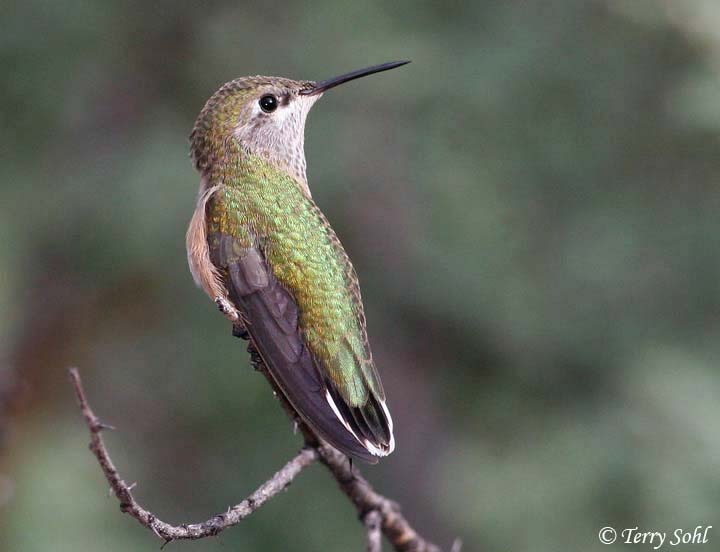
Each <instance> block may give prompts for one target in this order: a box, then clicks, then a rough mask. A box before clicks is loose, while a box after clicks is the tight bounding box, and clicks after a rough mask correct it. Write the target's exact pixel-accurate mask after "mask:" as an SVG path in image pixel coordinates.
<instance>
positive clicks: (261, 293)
mask: <svg viewBox="0 0 720 552" xmlns="http://www.w3.org/2000/svg"><path fill="white" fill-rule="evenodd" d="M213 239H217V240H218V243H219V246H218V248H217V249H216V250H215V251H216V252H215V253H214V255H215V256H216V258H215V259H213V261H214V263H215V264H216V266H217V265H219V266H225V267H226V271H227V273H226V274H227V277H226V285H227V290H228V293H229V296H230V299H231V300H232V302H233V304H234V305H235V306H236V307H237V308H238V310H239V311H240V312H241V313H242V315H243V318H244V320H245V321H246V324H245V327H246V328H245V329H246V331H247V332H248V334H249V337H250V339H251V343H252V344H253V347H254V348H255V349H256V350H257V352H258V354H259V355H260V357H261V358H262V361H263V363H264V364H265V366H266V367H267V369H268V372H269V373H270V375H271V376H272V378H273V380H274V381H275V382H276V383H277V386H278V387H279V388H280V390H281V391H282V393H283V395H285V397H286V398H287V400H288V401H289V402H290V404H291V405H292V406H293V408H294V409H295V411H296V412H297V413H298V414H299V415H300V417H301V418H302V419H303V420H304V421H305V422H306V423H307V424H308V425H309V426H310V427H311V428H312V429H313V430H314V431H315V433H317V434H318V436H319V437H321V438H322V439H324V440H325V441H327V442H328V443H330V444H331V445H332V446H334V447H335V448H337V449H338V450H339V451H341V452H343V453H345V454H347V455H348V456H353V457H355V458H359V459H361V460H364V461H366V462H369V463H372V464H374V463H376V462H377V461H378V457H379V456H385V455H387V454H389V453H390V452H391V451H392V448H393V446H394V441H393V438H392V421H391V419H390V415H389V413H388V411H387V407H386V406H385V404H384V402H383V401H381V400H379V399H378V398H376V397H375V396H374V394H373V393H372V392H370V393H369V400H368V401H367V403H366V405H364V406H362V407H359V408H352V407H350V406H349V405H348V404H347V403H346V402H345V401H344V400H343V399H342V397H341V396H340V395H339V394H338V393H337V391H336V390H335V387H334V384H330V385H328V382H326V381H325V380H324V378H323V376H322V375H321V371H320V370H319V369H318V366H317V364H316V360H315V358H314V357H313V355H312V353H311V351H310V350H309V349H308V347H307V346H306V344H305V342H304V340H303V338H302V335H301V334H300V330H299V328H298V307H297V304H296V303H295V300H294V298H293V297H292V295H291V294H290V293H289V292H288V291H287V290H286V289H285V288H284V287H283V286H282V285H281V284H280V282H278V280H277V278H276V277H275V275H274V274H273V272H272V270H270V269H269V267H268V265H267V262H266V261H265V259H264V258H263V255H262V253H260V252H259V251H258V250H257V249H256V248H250V249H246V250H244V252H243V254H242V255H241V256H239V257H238V256H237V253H236V252H237V248H233V247H232V245H233V243H234V238H233V237H232V236H228V235H226V234H216V235H215V236H213ZM226 252H227V253H226ZM333 395H334V396H333Z"/></svg>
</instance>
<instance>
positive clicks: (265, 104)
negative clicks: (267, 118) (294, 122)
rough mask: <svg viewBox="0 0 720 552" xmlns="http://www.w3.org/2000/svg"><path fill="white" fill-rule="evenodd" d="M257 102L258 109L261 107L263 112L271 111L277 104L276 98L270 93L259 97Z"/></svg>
mask: <svg viewBox="0 0 720 552" xmlns="http://www.w3.org/2000/svg"><path fill="white" fill-rule="evenodd" d="M258 103H259V104H260V109H262V110H263V111H264V112H265V113H272V112H273V111H275V110H276V109H277V106H278V101H277V98H276V97H275V96H273V95H272V94H266V95H265V96H263V97H262V98H260V101H259V102H258Z"/></svg>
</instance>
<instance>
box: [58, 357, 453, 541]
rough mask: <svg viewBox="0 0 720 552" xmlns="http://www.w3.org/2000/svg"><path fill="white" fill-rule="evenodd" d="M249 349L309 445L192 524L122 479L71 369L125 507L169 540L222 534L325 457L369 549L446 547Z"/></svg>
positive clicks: (99, 454)
mask: <svg viewBox="0 0 720 552" xmlns="http://www.w3.org/2000/svg"><path fill="white" fill-rule="evenodd" d="M248 350H249V351H250V352H251V358H252V363H253V365H254V366H255V368H256V369H257V370H259V371H260V372H262V374H263V375H264V376H265V377H266V378H267V380H268V382H269V383H270V386H271V387H272V388H273V391H274V392H275V396H276V397H277V398H278V400H280V403H281V405H282V407H283V409H284V410H285V412H286V413H287V414H288V416H289V417H290V419H291V420H292V421H293V423H294V424H295V427H296V428H298V429H299V430H300V431H301V432H302V434H303V436H304V438H305V446H306V448H304V449H302V450H301V451H300V453H299V454H298V455H297V456H296V457H295V458H293V459H292V460H291V461H290V462H288V463H287V464H285V466H284V467H283V468H282V469H281V470H280V471H278V472H277V473H276V474H275V475H274V476H273V477H272V478H270V479H269V480H268V481H266V482H265V483H263V484H262V485H261V486H260V487H259V488H258V489H257V490H256V491H255V492H254V493H253V494H251V495H250V496H249V497H248V498H246V499H245V500H243V501H242V502H240V503H239V504H237V505H236V506H233V507H232V508H230V509H229V510H228V511H227V512H225V513H223V514H217V515H216V516H214V517H212V518H210V519H209V520H207V521H204V522H202V523H193V524H189V525H179V526H174V525H170V524H168V523H166V522H164V521H162V520H160V519H158V517H157V516H155V515H154V514H153V513H152V512H150V511H148V510H145V509H144V508H143V507H142V506H140V505H139V504H138V503H137V502H136V501H135V499H134V498H133V496H132V493H131V487H129V486H128V485H127V484H126V483H125V482H124V481H123V480H122V479H121V478H120V475H119V474H118V472H117V469H116V468H115V466H114V465H113V462H112V460H111V458H110V455H109V454H108V451H107V449H106V448H105V444H104V442H103V438H102V435H101V432H102V430H103V429H107V428H108V426H107V425H106V424H103V423H102V422H101V421H100V420H99V419H98V417H97V416H96V415H95V413H94V412H93V411H92V409H91V408H90V405H89V404H88V401H87V398H86V396H85V392H84V390H83V387H82V382H81V380H80V375H79V373H78V371H77V369H76V368H71V369H70V379H71V381H72V384H73V387H74V389H75V394H76V395H77V398H78V401H79V403H80V409H81V410H82V413H83V416H84V417H85V421H86V423H87V426H88V428H89V429H90V450H91V451H92V452H93V453H94V454H95V457H96V458H97V460H98V462H99V463H100V467H101V468H102V471H103V473H104V474H105V477H106V479H107V480H108V482H109V483H110V486H111V491H112V492H113V493H115V496H116V497H117V499H118V500H119V501H120V509H121V510H122V511H123V512H125V513H127V514H130V515H131V516H132V517H133V518H135V519H136V520H137V521H138V522H139V523H140V524H141V525H143V526H144V527H147V528H148V529H150V530H151V531H153V532H154V533H155V534H156V535H157V536H158V537H160V538H161V539H163V540H165V542H166V543H167V542H170V541H173V540H180V539H202V538H205V537H210V536H214V535H217V534H218V533H220V532H221V531H223V530H225V529H227V528H228V527H232V526H233V525H237V524H238V523H240V522H241V521H242V520H243V519H245V518H246V517H248V516H249V515H250V514H252V513H253V512H254V511H255V510H257V509H258V508H259V507H260V506H262V505H263V504H264V503H265V502H267V501H268V500H269V499H270V498H272V497H273V496H275V495H276V494H278V493H279V492H280V491H282V490H283V489H285V488H286V487H287V486H288V485H289V484H290V483H291V482H292V480H293V479H294V478H295V477H296V476H297V475H298V474H299V473H300V472H301V471H302V470H303V468H305V467H307V466H308V465H310V464H312V463H313V462H314V461H316V460H319V461H320V462H321V463H322V464H323V465H325V466H326V467H327V468H328V470H329V471H330V473H331V474H332V475H333V477H334V478H335V480H336V481H337V483H338V485H339V486H340V489H341V490H342V491H343V493H345V495H347V497H348V498H349V499H350V501H351V502H352V503H353V505H354V506H355V508H356V509H357V511H358V513H359V514H360V517H361V519H362V520H363V523H364V524H365V526H366V527H367V530H368V551H369V552H380V551H381V549H382V543H381V538H380V531H382V533H383V534H384V535H385V537H386V538H387V539H388V541H389V542H390V544H392V546H393V548H394V549H395V550H396V551H398V552H441V550H440V548H439V547H438V546H436V545H434V544H432V543H430V542H428V541H426V540H425V539H423V538H422V537H421V536H420V535H419V534H418V533H417V531H415V529H413V527H412V526H411V525H410V523H408V521H407V520H406V519H405V517H404V516H403V515H402V513H401V512H400V506H399V505H398V504H396V503H395V502H393V501H391V500H390V499H388V498H386V497H384V496H382V495H380V494H378V493H377V492H376V491H375V490H374V489H373V488H372V486H371V485H370V483H368V482H367V480H366V479H365V478H364V477H363V476H362V475H360V474H359V473H358V472H357V469H356V468H354V467H353V466H352V464H351V463H350V462H349V461H348V458H347V457H346V456H345V455H343V454H342V453H341V452H339V451H337V450H335V449H334V448H333V447H331V446H330V445H327V444H325V443H322V442H320V441H319V440H318V438H317V437H316V436H315V434H314V433H313V432H312V431H311V430H310V428H308V426H307V425H306V424H305V423H304V422H303V421H302V420H301V419H300V418H299V416H298V415H297V413H296V412H295V411H294V410H293V408H292V406H291V405H290V403H288V401H287V399H285V397H284V395H283V394H282V393H281V392H280V391H279V389H278V388H277V384H276V383H275V381H274V380H273V379H272V377H271V376H270V374H269V373H268V372H267V370H266V369H265V366H264V365H263V364H262V361H261V360H260V357H259V355H257V354H256V355H253V354H252V352H253V345H252V344H250V346H249V348H248ZM133 485H134V484H133Z"/></svg>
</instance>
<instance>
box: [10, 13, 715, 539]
mask: <svg viewBox="0 0 720 552" xmlns="http://www.w3.org/2000/svg"><path fill="white" fill-rule="evenodd" d="M718 28H720V8H719V7H718V5H717V3H716V2H714V1H713V0H692V1H688V2H676V1H674V0H654V1H651V0H633V1H632V2H622V1H619V0H618V1H609V0H608V1H587V2H574V1H570V0H565V1H557V2H548V1H540V0H530V1H526V2H503V1H501V0H495V1H480V2H464V3H463V2H453V3H431V2H420V3H419V2H407V1H403V2H380V1H373V2H366V3H359V2H351V1H346V0H342V1H334V2H315V3H313V4H312V5H305V4H303V3H297V4H294V5H288V4H287V3H283V2H263V3H258V4H256V5H254V6H249V5H246V4H245V3H238V2H219V1H213V2H206V3H194V4H192V3H185V4H180V3H176V2H170V1H161V2H155V3H145V2H139V1H125V2H80V1H77V0H70V1H66V2H57V3H53V2H42V1H37V0H36V1H29V2H25V3H14V5H12V6H11V7H10V8H9V9H8V10H5V13H4V16H3V32H2V33H1V34H0V68H2V72H3V75H4V79H3V85H2V87H0V126H1V128H2V132H1V133H0V151H1V152H2V165H0V178H1V179H2V180H1V188H0V194H1V195H0V232H1V233H2V236H3V239H2V240H0V308H1V309H2V312H3V313H4V316H3V317H2V318H1V319H0V331H1V332H2V335H3V336H4V339H3V340H2V341H1V342H0V355H2V356H1V358H2V363H1V364H0V404H3V405H4V406H3V409H2V410H3V413H2V416H3V417H2V418H0V424H2V426H1V428H0V429H2V437H3V441H2V447H3V448H2V450H0V548H2V549H3V550H11V551H15V550H17V551H23V552H26V551H27V552H34V551H38V552H44V551H46V550H53V551H62V550H68V551H69V550H73V551H74V550H154V549H156V546H157V542H156V541H155V540H154V538H153V537H152V536H151V535H149V534H148V533H146V532H145V531H144V530H142V529H141V528H140V527H138V526H136V525H135V524H134V523H133V522H132V521H131V520H130V519H129V518H127V517H124V516H121V515H120V514H119V512H118V509H117V504H116V502H115V501H114V499H109V498H108V497H107V495H106V492H105V484H104V482H103V481H102V479H101V475H100V472H99V469H98V468H97V466H96V465H95V464H94V463H93V459H92V458H91V456H90V455H89V453H88V452H87V449H86V442H87V436H86V435H85V433H84V431H85V430H84V428H83V426H82V424H81V421H80V418H79V415H78V413H77V411H76V409H75V404H74V401H73V399H72V395H71V392H70V388H69V385H68V384H67V381H66V379H67V378H66V373H65V367H66V366H68V365H70V364H76V365H79V366H80V368H81V370H82V374H83V375H84V379H85V382H86V385H87V387H88V392H89V393H90V397H91V400H92V401H93V403H94V404H95V406H96V409H97V410H98V412H99V413H100V414H101V415H102V416H103V417H104V418H105V419H106V420H107V421H108V422H109V423H113V424H115V425H117V426H118V427H119V431H118V432H117V433H114V434H112V435H111V436H110V437H109V445H110V446H111V450H112V452H113V454H114V456H115V457H116V460H117V463H118V465H119V467H120V469H121V471H122V473H123V474H124V475H125V476H126V478H127V479H128V480H129V481H135V480H137V481H138V487H137V496H138V498H139V499H140V500H141V501H142V502H143V503H144V504H145V505H147V506H148V507H150V508H151V509H153V510H154V511H156V512H157V513H158V514H159V515H161V516H162V517H164V518H167V519H168V520H170V521H190V520H193V521H195V520H199V519H205V518H207V517H209V516H210V515H211V514H213V513H215V512H216V511H218V510H221V509H223V508H225V507H226V506H228V505H230V504H232V503H234V502H236V501H238V500H239V499H240V498H241V497H243V496H245V495H246V494H247V493H248V492H249V491H250V490H252V489H253V488H254V487H255V486H256V485H257V484H258V483H259V482H261V481H262V480H264V479H265V478H266V477H267V476H268V475H269V474H270V473H271V472H272V471H273V470H274V469H275V468H277V467H279V466H280V465H281V464H282V463H283V462H284V461H285V460H286V459H288V458H289V457H290V455H291V454H293V452H294V451H295V450H296V449H297V447H298V445H299V439H298V438H297V437H293V436H292V434H291V432H290V431H289V428H288V424H287V421H286V420H285V418H284V416H283V414H282V413H281V411H280V409H279V408H278V407H277V405H276V404H275V402H274V401H273V400H272V398H271V396H270V392H269V390H268V388H267V385H266V384H265V382H264V380H263V378H262V377H260V376H259V375H257V374H254V373H252V371H251V370H250V367H249V363H248V359H247V355H246V354H245V353H244V347H243V345H242V344H241V343H240V342H239V341H238V340H235V339H233V338H232V337H231V336H230V334H229V328H228V327H227V324H226V323H225V321H224V320H223V319H222V317H221V316H220V315H218V313H217V312H216V309H215V307H214V306H213V305H212V304H211V303H209V301H208V300H207V299H206V298H205V297H204V295H203V294H202V293H201V292H200V291H198V290H196V289H194V287H193V284H192V280H191V278H190V275H189V272H188V270H187V267H186V262H185V252H184V232H185V227H186V224H187V221H188V220H189V217H190V214H191V212H192V209H193V206H194V198H195V192H196V189H197V180H198V178H197V175H196V174H195V172H194V171H193V169H192V168H191V166H190V162H189V160H188V159H187V146H188V144H187V134H188V132H189V129H190V128H191V126H192V123H193V120H194V117H195V116H196V114H197V112H198V111H199V110H200V108H201V107H202V104H203V102H204V101H205V99H206V98H207V97H208V96H209V95H210V94H211V93H212V92H213V91H214V90H215V89H216V88H217V87H218V86H219V85H220V84H222V83H223V82H224V81H226V80H229V79H231V78H234V77H236V76H241V75H246V74H258V73H260V74H273V75H283V76H289V77H294V78H310V79H322V78H326V77H329V76H332V75H334V74H337V73H340V72H343V71H346V70H351V69H355V68H359V67H363V66H366V65H371V64H374V63H379V62H383V61H389V60H392V59H403V58H407V59H412V60H413V62H414V63H413V64H412V65H409V66H407V67H405V68H402V69H399V70H397V71H393V72H391V73H387V74H383V75H378V76H375V77H371V78H368V79H366V80H363V81H358V82H356V83H353V84H351V85H347V87H343V88H341V89H340V88H339V89H337V90H334V91H332V93H328V94H327V95H326V96H325V98H323V100H322V101H321V102H320V103H319V104H318V105H317V106H316V107H315V109H314V110H313V112H312V113H311V115H310V119H309V125H308V129H307V142H306V150H307V157H308V165H309V171H308V172H309V180H310V184H311V187H312V189H313V191H314V196H315V198H316V200H317V201H318V203H319V204H320V205H321V207H322V208H323V209H324V211H325V212H326V214H327V215H328V217H329V218H330V220H331V221H332V222H333V224H334V226H335V227H336V230H337V231H338V233H339V235H340V236H341V238H342V240H343V242H344V244H345V246H346V248H347V249H348V251H349V252H350V254H351V256H352V258H353V260H354V261H355V265H356V268H357V270H358V272H359V274H360V278H361V283H362V284H363V292H364V298H365V303H366V308H367V311H368V319H369V325H370V338H371V341H372V343H373V347H374V351H375V356H376V360H377V362H378V365H379V367H380V370H381V372H382V374H383V379H384V381H385V385H386V388H387V392H388V395H389V397H390V405H391V407H392V410H393V412H394V415H395V418H396V427H397V430H396V431H397V436H398V450H397V451H396V453H395V454H394V455H393V456H391V457H390V458H389V459H387V460H386V461H384V462H382V463H381V464H380V465H379V466H378V467H374V468H368V469H367V470H366V473H367V474H368V475H369V477H370V479H371V480H372V481H373V482H375V483H376V484H377V485H378V487H380V488H381V489H382V490H383V491H384V492H386V493H388V494H389V495H391V496H393V497H395V498H397V499H398V500H399V501H400V502H401V503H402V504H403V505H404V509H405V512H406V513H407V515H408V517H409V518H410V519H411V520H413V521H415V522H416V523H417V524H418V526H420V527H422V528H423V530H424V532H425V533H426V534H427V535H428V536H432V537H433V538H434V539H436V540H437V541H439V542H441V543H442V544H444V545H448V544H449V543H450V542H451V541H452V539H453V538H454V537H455V536H461V537H462V538H463V540H464V541H465V543H466V544H465V548H464V549H465V550H468V551H471V550H511V551H513V552H516V551H518V552H519V551H525V550H527V551H532V552H542V551H557V550H583V551H592V550H606V548H605V547H603V546H602V545H600V544H599V542H598V541H597V536H596V535H597V531H598V530H599V529H600V528H601V527H603V526H606V525H614V526H616V527H619V528H622V527H633V526H636V525H639V526H640V527H643V528H646V529H647V530H668V531H672V530H674V529H675V528H677V527H689V528H692V527H695V526H696V525H706V524H712V523H713V522H714V521H716V518H715V517H716V515H717V504H718V499H719V498H720V484H718V478H717V473H718V468H719V467H720V466H718V458H720V454H718V453H719V452H720V436H719V435H718V432H717V429H716V426H715V423H716V421H717V420H718V419H719V418H720V401H718V399H717V397H718V396H720V374H718V358H719V355H718V353H719V352H720V351H719V349H720V243H719V242H720V239H719V236H720V216H718V214H719V213H720V186H719V185H718V183H719V182H720V141H719V140H718V137H719V135H718V132H719V131H720V101H718V94H717V90H718V89H719V86H720V79H719V78H718V71H717V69H718V66H720V33H718V31H717V29H718ZM711 536H712V533H711ZM362 541H363V532H362V528H361V526H360V525H359V524H358V523H357V521H356V517H355V513H354V511H353V510H352V508H351V507H350V506H349V505H348V504H347V503H346V502H345V500H344V498H343V497H341V496H340V495H339V493H338V492H337V491H336V489H335V485H334V483H333V482H332V481H331V480H330V479H329V477H328V476H327V475H326V474H325V473H323V471H322V470H321V469H320V468H317V467H316V468H312V469H310V470H309V471H308V472H307V473H305V474H304V475H302V476H301V477H300V478H299V479H298V480H297V482H296V483H295V484H294V485H293V486H292V487H291V488H290V490H289V491H288V493H287V494H286V495H283V496H281V497H279V498H277V499H275V500H274V501H272V502H271V503H270V504H269V505H267V506H266V507H265V508H263V509H262V510H261V511H260V512H258V513H257V514H256V515H254V516H253V517H252V519H250V520H248V521H247V522H246V523H244V524H243V526H241V527H239V528H236V529H233V530H230V531H228V532H226V533H224V534H223V535H222V536H221V537H220V538H219V539H216V540H210V541H203V542H198V543H176V544H174V545H172V546H173V547H176V548H181V549H187V550H190V549H192V550H229V549H241V550H360V549H361V547H362V546H363V544H362Z"/></svg>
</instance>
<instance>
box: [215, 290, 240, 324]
mask: <svg viewBox="0 0 720 552" xmlns="http://www.w3.org/2000/svg"><path fill="white" fill-rule="evenodd" d="M215 304H216V305H217V306H218V309H220V312H221V313H223V314H224V315H225V316H226V317H227V318H228V320H230V321H231V322H237V321H238V320H240V314H239V313H238V311H237V309H236V308H235V307H234V306H233V304H232V303H231V302H230V301H229V300H228V299H227V298H226V297H220V296H217V297H215Z"/></svg>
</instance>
